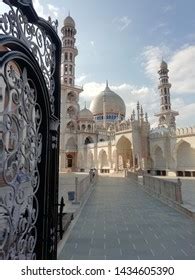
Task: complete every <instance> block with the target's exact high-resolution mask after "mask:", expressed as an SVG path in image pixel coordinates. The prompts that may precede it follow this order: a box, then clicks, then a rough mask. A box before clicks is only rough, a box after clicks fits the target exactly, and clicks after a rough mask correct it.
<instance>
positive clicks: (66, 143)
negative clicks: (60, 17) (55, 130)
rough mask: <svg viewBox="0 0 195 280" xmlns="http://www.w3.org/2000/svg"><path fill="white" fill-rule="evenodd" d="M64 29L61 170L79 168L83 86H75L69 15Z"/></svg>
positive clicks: (74, 50)
mask: <svg viewBox="0 0 195 280" xmlns="http://www.w3.org/2000/svg"><path fill="white" fill-rule="evenodd" d="M61 31H62V59H61V61H62V64H61V137H60V171H67V170H68V171H70V170H72V171H75V170H76V168H77V152H78V150H77V134H78V124H77V120H78V116H79V110H80V108H79V94H80V92H82V90H83V89H82V88H81V87H78V86H75V57H76V56H77V54H78V51H77V48H76V47H75V41H76V39H75V35H76V28H75V22H74V20H73V18H72V17H71V16H70V15H69V16H67V17H66V18H65V20H64V25H63V27H62V29H61Z"/></svg>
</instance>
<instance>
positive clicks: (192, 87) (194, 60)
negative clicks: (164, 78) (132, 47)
mask: <svg viewBox="0 0 195 280" xmlns="http://www.w3.org/2000/svg"><path fill="white" fill-rule="evenodd" d="M194 65H195V45H192V46H186V47H185V48H183V49H180V50H179V51H177V52H175V53H174V54H173V56H172V57H171V59H170V62H169V69H170V74H169V76H170V80H171V83H172V88H173V91H174V92H176V93H180V94H181V93H193V94H195V71H194Z"/></svg>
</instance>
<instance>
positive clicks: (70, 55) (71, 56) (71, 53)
mask: <svg viewBox="0 0 195 280" xmlns="http://www.w3.org/2000/svg"><path fill="white" fill-rule="evenodd" d="M70 61H72V53H70Z"/></svg>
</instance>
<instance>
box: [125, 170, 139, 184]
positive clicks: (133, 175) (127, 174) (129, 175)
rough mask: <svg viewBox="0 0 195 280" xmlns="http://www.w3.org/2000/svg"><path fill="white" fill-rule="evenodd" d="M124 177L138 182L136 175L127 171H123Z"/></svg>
mask: <svg viewBox="0 0 195 280" xmlns="http://www.w3.org/2000/svg"><path fill="white" fill-rule="evenodd" d="M125 177H127V178H130V179H132V180H134V181H137V180H138V174H137V173H136V172H132V171H129V170H125Z"/></svg>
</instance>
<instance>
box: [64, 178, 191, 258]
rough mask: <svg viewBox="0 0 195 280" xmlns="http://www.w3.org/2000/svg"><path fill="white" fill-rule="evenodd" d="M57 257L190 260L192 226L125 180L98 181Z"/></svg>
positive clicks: (109, 179)
mask: <svg viewBox="0 0 195 280" xmlns="http://www.w3.org/2000/svg"><path fill="white" fill-rule="evenodd" d="M59 259H102V260H104V259H111V260H112V259H193V260H195V222H194V221H192V220H191V219H190V218H188V217H186V216H185V215H183V214H181V213H179V212H177V211H176V210H174V209H172V208H170V207H168V206H166V205H165V204H163V203H161V202H160V201H158V200H156V199H155V198H153V197H151V196H149V195H148V194H146V193H145V192H144V191H143V190H142V189H141V188H140V187H137V186H136V185H135V183H134V182H132V181H130V180H128V179H125V178H117V177H114V178H112V177H100V178H99V181H98V184H97V185H96V187H95V191H94V192H93V193H92V194H91V196H90V198H89V200H88V202H87V203H86V205H85V207H84V209H83V210H82V212H81V215H80V217H79V219H78V221H77V223H76V224H75V226H74V227H73V230H72V231H71V233H70V236H69V238H68V240H67V242H66V244H65V246H64V248H63V250H62V252H61V254H60V256H59Z"/></svg>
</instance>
